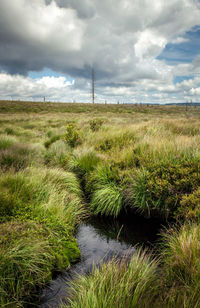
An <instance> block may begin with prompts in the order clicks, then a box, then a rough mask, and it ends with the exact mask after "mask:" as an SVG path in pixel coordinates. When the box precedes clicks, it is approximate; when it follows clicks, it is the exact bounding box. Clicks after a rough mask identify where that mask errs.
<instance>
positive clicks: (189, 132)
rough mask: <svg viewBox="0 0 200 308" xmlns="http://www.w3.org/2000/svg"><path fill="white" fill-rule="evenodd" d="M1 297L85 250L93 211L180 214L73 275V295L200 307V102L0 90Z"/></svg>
mask: <svg viewBox="0 0 200 308" xmlns="http://www.w3.org/2000/svg"><path fill="white" fill-rule="evenodd" d="M0 124H1V125H0V172H1V176H0V217H1V218H0V223H1V228H0V277H1V278H0V291H1V292H0V293H1V298H0V303H1V306H2V307H26V303H27V302H29V301H30V298H31V296H32V295H33V294H34V292H35V290H36V288H38V287H42V286H43V285H44V284H45V283H47V281H49V280H50V279H51V277H52V272H53V271H59V270H61V269H62V268H67V267H68V266H70V263H71V262H74V261H75V260H77V259H78V258H79V257H80V252H79V249H78V247H77V243H76V240H75V238H74V237H73V235H74V231H75V228H76V226H77V224H79V223H80V221H81V220H82V219H84V218H85V217H86V216H87V215H109V216H113V218H114V217H117V216H118V215H120V214H121V215H126V213H130V212H132V213H136V214H139V215H142V216H144V217H145V218H146V219H151V218H157V219H159V220H160V221H171V222H172V221H173V223H175V225H176V227H173V228H172V227H170V228H169V230H165V232H163V235H162V239H163V240H162V242H161V245H160V247H161V248H160V258H159V260H158V259H155V258H153V257H152V256H151V255H149V252H142V251H138V254H137V255H135V256H134V257H133V258H132V260H131V262H130V263H129V264H127V262H126V260H123V261H122V262H120V263H119V261H117V260H112V261H111V262H110V263H108V264H105V265H102V267H101V268H98V269H94V271H93V272H92V274H91V275H90V276H86V277H80V279H79V280H78V281H76V282H75V283H74V284H73V286H72V287H71V298H70V307H86V308H93V307H94V308H96V307H103V308H108V307H109V308H110V307H113V308H114V307H130V308H131V307H149V308H150V307H161V306H162V307H191V308H193V307H200V300H199V296H198V294H199V291H200V271H199V268H200V266H199V265H200V264H199V257H200V250H199V246H200V226H199V223H200V108H199V107H190V108H188V111H187V112H186V110H185V107H181V106H180V107H177V106H140V105H138V106H131V105H92V104H54V103H32V102H8V101H1V102H0Z"/></svg>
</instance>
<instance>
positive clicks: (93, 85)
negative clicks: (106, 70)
mask: <svg viewBox="0 0 200 308" xmlns="http://www.w3.org/2000/svg"><path fill="white" fill-rule="evenodd" d="M92 103H93V104H94V69H92Z"/></svg>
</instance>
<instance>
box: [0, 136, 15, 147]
mask: <svg viewBox="0 0 200 308" xmlns="http://www.w3.org/2000/svg"><path fill="white" fill-rule="evenodd" d="M16 142H17V139H16V138H15V137H11V136H7V135H1V136H0V150H6V149H8V148H9V147H11V146H13V145H14V144H15V143H16Z"/></svg>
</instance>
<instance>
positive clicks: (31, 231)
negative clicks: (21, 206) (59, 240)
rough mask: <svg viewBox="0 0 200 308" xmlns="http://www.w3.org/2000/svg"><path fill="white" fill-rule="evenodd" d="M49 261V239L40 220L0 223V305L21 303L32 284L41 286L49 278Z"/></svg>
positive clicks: (33, 289) (51, 258)
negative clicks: (36, 221)
mask: <svg viewBox="0 0 200 308" xmlns="http://www.w3.org/2000/svg"><path fill="white" fill-rule="evenodd" d="M53 263H54V256H53V255H52V252H51V247H50V243H49V242H48V240H47V239H46V237H45V230H44V228H43V227H42V226H41V225H40V224H37V223H35V222H27V223H20V222H18V223H17V222H13V223H5V224H1V229H0V290H1V296H0V304H1V307H7V306H8V307H24V302H26V301H28V300H29V297H30V296H31V294H32V293H33V292H35V291H36V289H35V288H36V286H39V287H41V286H42V285H44V283H46V282H47V281H48V280H49V279H50V278H51V270H52V269H53Z"/></svg>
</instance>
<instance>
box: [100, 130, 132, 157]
mask: <svg viewBox="0 0 200 308" xmlns="http://www.w3.org/2000/svg"><path fill="white" fill-rule="evenodd" d="M102 137H103V138H101V139H99V140H98V141H97V144H96V146H95V149H96V150H99V151H101V152H109V151H111V150H112V149H119V150H121V149H123V148H124V147H126V146H128V145H130V144H133V143H134V141H135V135H134V134H133V132H129V131H125V132H123V131H122V132H120V131H119V132H117V133H115V134H107V133H105V132H104V133H103V136H102Z"/></svg>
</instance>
